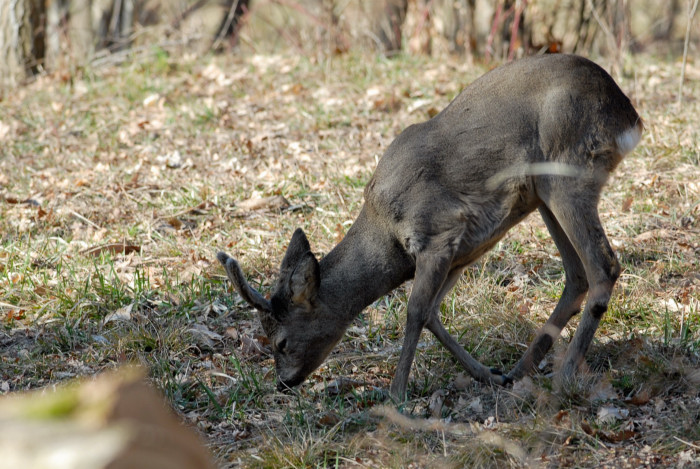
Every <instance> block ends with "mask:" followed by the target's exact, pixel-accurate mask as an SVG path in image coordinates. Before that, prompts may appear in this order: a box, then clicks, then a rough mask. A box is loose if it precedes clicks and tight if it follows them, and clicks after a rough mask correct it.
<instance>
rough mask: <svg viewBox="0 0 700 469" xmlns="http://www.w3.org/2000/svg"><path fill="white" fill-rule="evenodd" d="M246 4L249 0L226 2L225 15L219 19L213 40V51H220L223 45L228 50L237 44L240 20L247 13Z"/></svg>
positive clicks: (230, 0)
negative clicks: (226, 45)
mask: <svg viewBox="0 0 700 469" xmlns="http://www.w3.org/2000/svg"><path fill="white" fill-rule="evenodd" d="M248 3H249V0H227V1H226V7H227V8H226V14H225V15H224V17H223V18H222V19H221V24H220V25H219V28H218V30H217V33H216V36H215V39H214V45H213V48H214V49H215V50H220V49H222V45H223V44H228V48H233V47H235V46H236V45H237V44H238V32H239V30H240V27H241V24H240V23H241V18H242V17H243V15H245V14H246V13H247V12H248ZM224 40H225V41H226V42H224Z"/></svg>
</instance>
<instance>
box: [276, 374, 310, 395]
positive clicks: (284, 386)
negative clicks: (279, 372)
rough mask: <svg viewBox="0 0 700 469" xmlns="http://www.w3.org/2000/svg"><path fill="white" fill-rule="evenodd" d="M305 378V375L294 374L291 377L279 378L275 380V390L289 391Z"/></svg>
mask: <svg viewBox="0 0 700 469" xmlns="http://www.w3.org/2000/svg"><path fill="white" fill-rule="evenodd" d="M305 378H306V377H305V376H295V377H293V378H291V379H286V380H283V379H280V380H279V381H277V390H278V391H280V392H290V391H291V390H292V388H294V387H296V386H299V385H300V384H301V383H302V382H303V381H304V379H305Z"/></svg>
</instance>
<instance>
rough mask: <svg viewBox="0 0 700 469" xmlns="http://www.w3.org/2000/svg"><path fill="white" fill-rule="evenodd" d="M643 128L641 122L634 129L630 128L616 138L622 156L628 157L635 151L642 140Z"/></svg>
mask: <svg viewBox="0 0 700 469" xmlns="http://www.w3.org/2000/svg"><path fill="white" fill-rule="evenodd" d="M643 128H644V125H642V122H641V121H639V122H637V124H636V125H635V126H634V127H630V128H629V129H627V130H625V131H624V132H622V133H621V134H620V135H618V136H617V137H616V138H615V143H617V149H618V150H619V152H620V154H622V155H626V154H627V153H629V152H631V151H632V150H634V147H636V146H637V144H638V143H639V140H640V139H641V138H642V129H643Z"/></svg>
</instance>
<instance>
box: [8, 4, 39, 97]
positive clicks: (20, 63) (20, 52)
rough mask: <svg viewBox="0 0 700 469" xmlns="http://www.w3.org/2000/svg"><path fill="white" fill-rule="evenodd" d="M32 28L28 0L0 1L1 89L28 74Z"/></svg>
mask: <svg viewBox="0 0 700 469" xmlns="http://www.w3.org/2000/svg"><path fill="white" fill-rule="evenodd" d="M33 36H34V33H33V30H32V22H31V1H30V0H3V1H0V88H6V87H13V86H17V85H18V84H19V83H21V82H22V81H23V80H24V79H25V78H27V76H29V75H30V74H31V66H32V63H33V61H34V58H33V53H32V41H33Z"/></svg>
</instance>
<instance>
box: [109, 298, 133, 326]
mask: <svg viewBox="0 0 700 469" xmlns="http://www.w3.org/2000/svg"><path fill="white" fill-rule="evenodd" d="M133 308H134V303H129V304H128V305H126V306H122V307H121V308H119V309H118V310H116V311H113V312H111V313H109V314H108V315H107V316H105V318H104V320H103V321H102V325H105V324H108V323H110V322H112V321H131V310H132V309H133Z"/></svg>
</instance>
